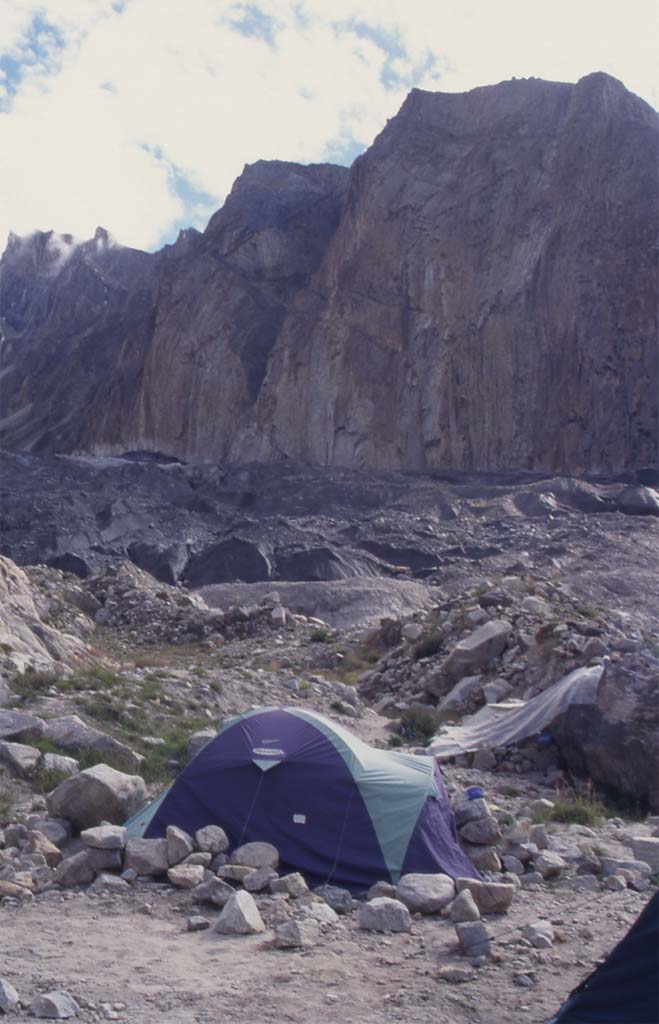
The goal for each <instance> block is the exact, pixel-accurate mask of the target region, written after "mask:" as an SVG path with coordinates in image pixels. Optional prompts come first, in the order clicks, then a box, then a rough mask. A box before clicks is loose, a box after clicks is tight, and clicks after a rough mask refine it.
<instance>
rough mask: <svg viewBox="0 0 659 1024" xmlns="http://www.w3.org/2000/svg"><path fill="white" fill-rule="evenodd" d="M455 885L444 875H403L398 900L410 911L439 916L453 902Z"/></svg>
mask: <svg viewBox="0 0 659 1024" xmlns="http://www.w3.org/2000/svg"><path fill="white" fill-rule="evenodd" d="M454 896H455V884H454V882H453V879H452V878H449V876H448V875H443V874H428V875H423V874H414V873H412V874H407V875H403V876H402V877H401V879H400V881H399V882H398V885H397V886H396V898H397V899H399V900H400V901H401V903H404V904H405V906H406V907H408V908H409V910H411V911H413V912H416V911H419V913H421V914H437V913H439V911H440V910H443V909H444V907H446V906H448V904H449V903H450V902H451V901H452V900H453V898H454Z"/></svg>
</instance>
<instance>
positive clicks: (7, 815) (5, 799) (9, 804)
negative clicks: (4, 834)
mask: <svg viewBox="0 0 659 1024" xmlns="http://www.w3.org/2000/svg"><path fill="white" fill-rule="evenodd" d="M13 814H14V797H13V795H12V794H11V793H10V792H7V791H6V790H5V792H4V793H0V825H4V824H6V823H7V822H8V821H11V819H12V817H13Z"/></svg>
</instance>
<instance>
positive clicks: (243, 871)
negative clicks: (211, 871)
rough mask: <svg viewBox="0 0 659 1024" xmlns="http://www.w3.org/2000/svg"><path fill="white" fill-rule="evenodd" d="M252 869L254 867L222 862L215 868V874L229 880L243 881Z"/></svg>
mask: <svg viewBox="0 0 659 1024" xmlns="http://www.w3.org/2000/svg"><path fill="white" fill-rule="evenodd" d="M254 870H255V868H248V867H245V865H244V864H223V865H222V867H220V868H218V869H217V874H218V876H219V877H220V878H224V879H226V880H227V881H229V882H244V881H245V879H246V878H247V877H248V876H249V875H251V874H252V872H253V871H254Z"/></svg>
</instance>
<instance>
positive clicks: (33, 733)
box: [0, 708, 44, 742]
mask: <svg viewBox="0 0 659 1024" xmlns="http://www.w3.org/2000/svg"><path fill="white" fill-rule="evenodd" d="M43 726H44V723H43V722H42V720H41V719H40V718H35V716H34V715H28V714H26V713H25V712H23V711H9V710H7V709H6V708H0V740H14V741H15V742H18V741H20V740H24V739H26V740H30V739H35V738H36V737H38V736H41V734H42V733H43Z"/></svg>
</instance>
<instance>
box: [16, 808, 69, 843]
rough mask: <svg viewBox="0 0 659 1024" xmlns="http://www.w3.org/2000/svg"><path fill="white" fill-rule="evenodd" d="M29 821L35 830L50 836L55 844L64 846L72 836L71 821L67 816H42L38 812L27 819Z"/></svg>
mask: <svg viewBox="0 0 659 1024" xmlns="http://www.w3.org/2000/svg"><path fill="white" fill-rule="evenodd" d="M27 823H28V825H29V827H30V828H31V829H34V831H35V832H41V834H42V835H44V836H48V838H49V839H50V841H51V843H54V844H55V846H63V845H64V843H66V842H68V840H69V839H70V838H71V823H70V822H68V821H66V819H65V818H41V817H39V815H38V814H33V815H31V816H30V817H29V818H28V819H27Z"/></svg>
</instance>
